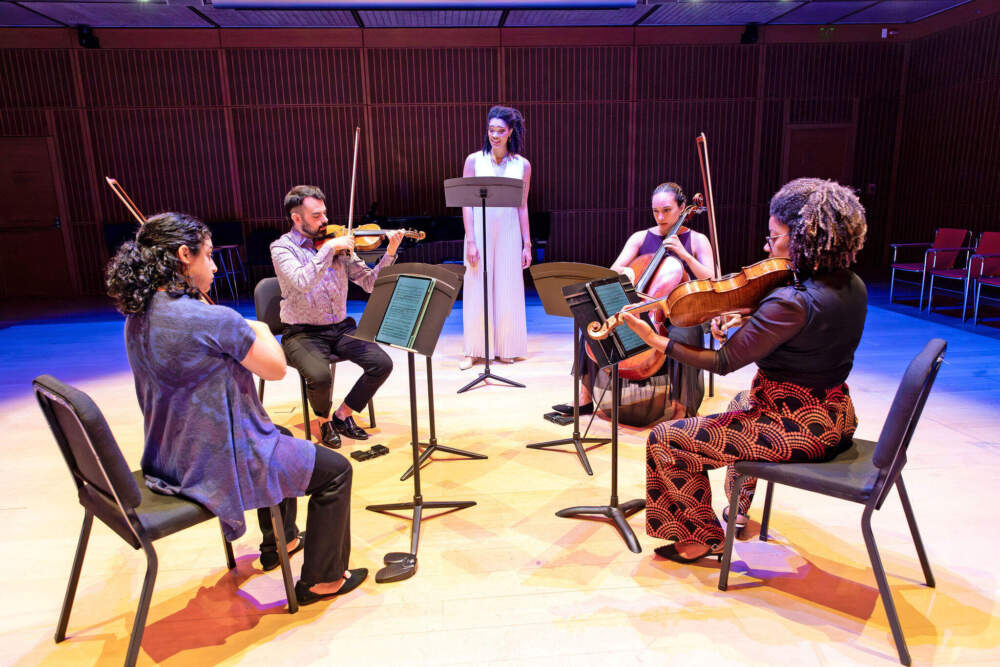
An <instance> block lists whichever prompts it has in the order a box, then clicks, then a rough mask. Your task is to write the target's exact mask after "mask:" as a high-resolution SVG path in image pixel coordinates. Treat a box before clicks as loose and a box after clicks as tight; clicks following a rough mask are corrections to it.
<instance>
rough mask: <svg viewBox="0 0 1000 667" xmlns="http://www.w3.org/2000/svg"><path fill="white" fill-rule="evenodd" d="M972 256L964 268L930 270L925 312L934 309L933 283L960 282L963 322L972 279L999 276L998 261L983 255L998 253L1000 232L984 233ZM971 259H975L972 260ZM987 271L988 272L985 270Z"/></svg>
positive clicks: (999, 262)
mask: <svg viewBox="0 0 1000 667" xmlns="http://www.w3.org/2000/svg"><path fill="white" fill-rule="evenodd" d="M973 252H975V254H974V255H970V256H969V258H968V261H966V263H965V266H964V267H961V268H959V267H956V268H950V269H930V270H929V271H928V272H927V273H928V275H930V277H931V280H930V286H929V287H928V288H927V312H930V311H931V310H933V309H934V281H935V280H937V279H940V278H943V279H945V280H959V281H961V282H962V321H965V311H966V306H968V303H969V288H970V287H971V286H972V282H973V278H974V277H975V276H979V275H980V273H982V274H983V275H985V276H986V277H987V278H989V277H990V276H991V275H1000V273H998V272H997V265H1000V261H998V260H995V259H987V258H985V257H984V255H989V254H992V253H1000V232H984V233H983V234H982V236H980V237H979V241H978V242H977V243H976V247H975V250H974V251H973ZM973 257H977V259H975V260H973ZM984 268H985V269H988V270H985V271H984Z"/></svg>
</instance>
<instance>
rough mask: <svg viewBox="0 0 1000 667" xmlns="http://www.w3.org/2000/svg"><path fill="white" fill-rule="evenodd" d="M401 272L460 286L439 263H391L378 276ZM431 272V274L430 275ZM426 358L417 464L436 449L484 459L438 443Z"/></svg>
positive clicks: (430, 373) (459, 280) (459, 278)
mask: <svg viewBox="0 0 1000 667" xmlns="http://www.w3.org/2000/svg"><path fill="white" fill-rule="evenodd" d="M401 273H404V274H406V273H408V274H416V275H424V276H429V277H432V278H436V279H437V280H439V281H440V280H443V281H444V282H447V283H450V284H451V285H452V286H453V287H454V288H455V290H456V292H457V290H458V289H459V288H460V287H461V286H462V276H461V275H459V274H457V273H455V272H454V271H449V270H448V269H445V268H443V267H442V266H439V265H434V264H419V263H405V264H393V265H391V266H387V267H386V268H384V269H382V271H381V273H380V274H379V277H381V276H391V275H398V274H401ZM432 274H433V275H432ZM424 358H425V359H426V360H427V413H428V414H427V416H428V419H429V421H430V438H429V439H428V441H427V442H418V443H417V447H419V448H420V449H422V450H423V452H422V453H421V454H420V458H419V459H418V460H417V466H418V467H423V465H424V462H426V461H427V460H428V459H430V460H431V461H433V459H431V456H432V455H433V454H434V452H436V451H442V452H447V453H449V454H454V455H455V456H460V457H462V458H465V459H486V458H489V457H488V456H486V455H485V454H476V453H475V452H469V451H466V450H464V449H458V448H456V447H448V446H446V445H440V444H438V441H437V431H436V430H435V428H434V374H433V368H432V364H431V357H430V355H427V356H426V357H424ZM414 469H415V468H414V467H413V466H412V465H411V466H410V467H409V468H408V469H407V470H406V472H404V473H403V476H402V477H400V478H399V481H401V482H405V481H406V480H407V479H408V478H409V477H410V476H411V475H412V474H413V471H414Z"/></svg>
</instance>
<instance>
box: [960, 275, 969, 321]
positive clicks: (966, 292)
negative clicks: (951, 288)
mask: <svg viewBox="0 0 1000 667" xmlns="http://www.w3.org/2000/svg"><path fill="white" fill-rule="evenodd" d="M962 286H963V287H965V289H964V290H962V321H963V322H964V321H965V319H966V317H965V310H966V308H968V307H969V281H968V280H963V281H962Z"/></svg>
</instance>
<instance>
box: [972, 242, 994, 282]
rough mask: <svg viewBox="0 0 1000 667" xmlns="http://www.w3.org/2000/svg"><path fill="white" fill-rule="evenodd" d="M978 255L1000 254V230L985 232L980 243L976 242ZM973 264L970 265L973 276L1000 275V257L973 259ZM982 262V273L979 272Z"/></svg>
mask: <svg viewBox="0 0 1000 667" xmlns="http://www.w3.org/2000/svg"><path fill="white" fill-rule="evenodd" d="M975 254H977V255H1000V232H983V235H982V236H980V237H979V243H977V244H976V252H975ZM971 261H972V265H971V266H970V267H969V268H970V269H971V270H972V276H973V277H974V278H975V277H978V276H980V275H982V276H990V277H997V276H1000V257H987V258H986V259H979V258H976V259H973V260H971ZM980 264H982V269H983V270H982V273H981V274H980V272H979V267H980Z"/></svg>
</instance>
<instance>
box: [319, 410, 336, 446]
mask: <svg viewBox="0 0 1000 667" xmlns="http://www.w3.org/2000/svg"><path fill="white" fill-rule="evenodd" d="M334 419H336V417H334ZM319 441H320V442H322V443H323V444H324V445H326V446H327V447H329V448H330V449H340V436H339V435H338V434H337V428H336V427H335V426H334V425H333V422H323V424H322V425H321V426H320V427H319Z"/></svg>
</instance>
